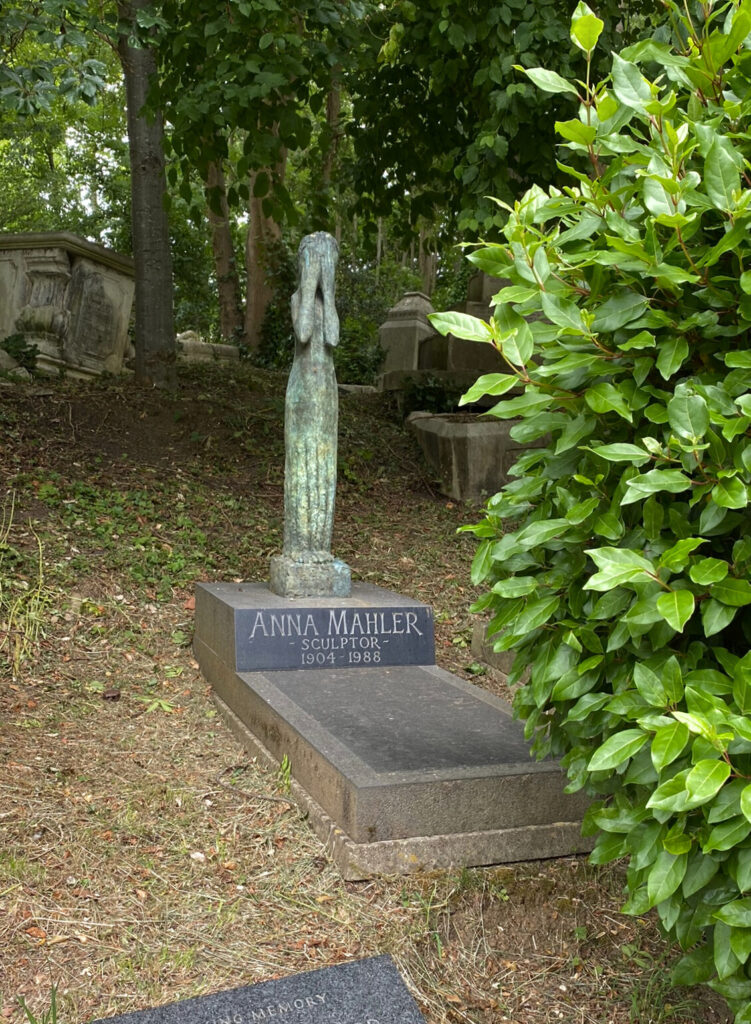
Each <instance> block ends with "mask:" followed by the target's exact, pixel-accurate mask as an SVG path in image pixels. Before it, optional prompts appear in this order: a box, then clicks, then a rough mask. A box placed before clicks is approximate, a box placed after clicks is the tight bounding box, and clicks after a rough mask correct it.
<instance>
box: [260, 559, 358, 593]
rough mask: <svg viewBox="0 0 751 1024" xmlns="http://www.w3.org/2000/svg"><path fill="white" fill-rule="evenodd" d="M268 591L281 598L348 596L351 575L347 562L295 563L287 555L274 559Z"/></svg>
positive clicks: (339, 560)
mask: <svg viewBox="0 0 751 1024" xmlns="http://www.w3.org/2000/svg"><path fill="white" fill-rule="evenodd" d="M269 589H270V590H273V592H274V593H275V594H279V595H280V597H328V596H331V597H349V594H350V592H351V590H352V573H351V571H350V568H349V566H348V565H347V563H346V562H342V560H341V559H339V558H332V560H331V561H330V562H296V561H295V560H294V559H293V558H288V557H287V556H286V555H276V556H275V557H274V558H272V559H271V565H270V571H269Z"/></svg>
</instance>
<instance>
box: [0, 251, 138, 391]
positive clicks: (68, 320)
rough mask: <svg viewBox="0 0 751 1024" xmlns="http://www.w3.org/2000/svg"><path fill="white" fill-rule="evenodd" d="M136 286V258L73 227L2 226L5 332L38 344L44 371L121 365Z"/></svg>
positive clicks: (1, 325)
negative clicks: (19, 229) (18, 231)
mask: <svg viewBox="0 0 751 1024" xmlns="http://www.w3.org/2000/svg"><path fill="white" fill-rule="evenodd" d="M134 287H135V286H134V280H133V260H132V259H130V258H129V257H127V256H121V255H120V254H119V253H116V252H113V251H112V250H111V249H105V248H104V247H103V246H101V245H94V244H93V243H92V242H88V241H86V239H84V238H78V237H77V236H76V235H72V234H70V233H69V232H49V233H48V232H43V233H38V234H24V235H5V234H0V339H2V338H5V337H8V335H13V334H21V335H23V337H24V339H25V340H26V342H27V344H29V345H36V347H37V350H38V353H39V354H38V356H37V368H38V369H39V370H41V371H42V372H44V373H60V372H64V373H67V374H69V375H70V376H72V377H90V376H95V375H97V374H100V373H105V372H106V373H120V371H121V370H122V366H123V359H124V356H125V352H126V349H127V344H128V323H129V321H130V310H131V306H132V304H133V292H134Z"/></svg>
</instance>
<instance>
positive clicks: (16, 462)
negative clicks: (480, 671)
mask: <svg viewBox="0 0 751 1024" xmlns="http://www.w3.org/2000/svg"><path fill="white" fill-rule="evenodd" d="M283 387H284V382H283V381H282V380H281V379H280V378H279V377H277V376H273V375H270V374H263V373H260V372H259V371H255V370H254V371H250V370H246V369H244V368H241V370H240V371H239V372H238V373H237V374H236V376H234V377H231V376H229V374H228V373H224V372H222V371H220V370H217V369H215V368H207V369H205V370H204V369H203V368H201V370H200V372H198V371H192V372H190V373H184V374H183V375H182V378H181V387H180V391H179V392H178V393H177V394H176V395H175V396H165V395H161V394H159V393H157V392H142V391H139V390H138V389H137V388H136V387H135V386H134V385H133V384H132V383H129V382H121V381H109V382H99V383H92V384H73V383H66V382H54V383H50V382H44V381H42V382H35V383H34V384H32V385H10V384H7V383H2V382H0V437H2V444H0V492H1V494H0V501H1V500H2V495H5V494H6V493H7V494H10V493H11V492H13V493H14V495H15V506H14V508H13V512H12V522H11V516H10V511H9V510H10V504H9V502H6V514H5V523H6V527H5V532H4V533H3V532H2V531H0V557H1V558H2V560H0V580H3V579H4V584H5V598H7V597H8V595H9V594H10V596H12V597H13V598H14V599H21V598H24V597H25V596H26V597H28V595H29V594H30V593H34V592H38V594H39V598H40V600H39V602H38V603H37V605H36V606H35V608H36V610H35V611H34V612H33V615H32V612H29V611H27V616H28V618H27V621H26V622H25V623H23V622H19V623H18V625H19V627H20V626H21V625H24V624H25V625H26V626H29V625H30V624H31V621H30V620H31V618H34V617H35V619H36V621H37V622H38V625H39V627H40V630H41V632H40V634H39V637H38V639H37V640H36V641H35V642H33V643H31V644H30V645H28V647H26V648H25V647H24V646H23V645H22V644H21V642H20V638H21V633H20V631H19V632H18V634H14V635H13V636H6V637H4V638H3V637H2V636H0V643H3V644H4V646H3V648H2V649H1V650H0V1020H7V1021H10V1022H17V1024H20V1021H22V1020H24V1019H25V1018H24V1016H23V1014H22V1011H21V1010H20V1008H19V1005H18V1000H19V999H21V998H22V999H25V1000H26V1002H27V1003H28V1006H29V1007H30V1008H31V1010H32V1011H33V1012H34V1013H35V1014H36V1015H37V1016H38V1017H40V1018H41V1016H42V1015H43V1014H44V1012H45V1010H46V1009H47V1008H48V1007H49V1001H50V991H51V988H52V986H57V993H58V1019H59V1020H60V1022H61V1024H83V1022H86V1021H88V1020H91V1019H93V1018H97V1017H106V1016H109V1015H114V1014H117V1013H123V1012H125V1011H127V1010H134V1009H138V1008H143V1007H148V1006H153V1005H157V1004H160V1003H166V1002H171V1001H174V1000H177V999H182V998H188V997H190V996H194V995H198V994H201V993H207V992H212V991H217V990H220V989H222V988H229V987H232V986H236V985H241V984H249V983H253V982H257V981H261V980H265V979H268V978H273V977H280V976H283V975H286V974H289V973H293V972H297V971H302V970H307V969H312V968H315V967H323V966H327V965H330V964H335V963H340V962H343V961H346V960H348V959H352V958H357V957H363V956H368V955H371V954H377V953H391V954H392V955H393V956H394V958H395V960H396V961H397V963H398V965H399V967H400V970H401V971H402V974H403V975H404V977H405V979H406V981H407V983H408V985H409V987H410V989H411V991H412V992H413V994H414V996H415V998H416V1000H417V1002H418V1004H419V1006H420V1008H421V1010H422V1012H423V1013H424V1015H425V1018H426V1020H427V1021H428V1022H429V1024H449V1022H451V1024H465V1022H467V1024H496V1022H501V1021H509V1022H514V1024H538V1022H557V1021H561V1022H564V1024H608V1022H611V1024H626V1022H637V1021H638V1022H640V1024H642V1022H644V1024H648V1022H650V1021H653V1022H658V1021H659V1022H663V1021H674V1022H678V1024H680V1022H684V1024H688V1022H696V1024H715V1022H717V1024H719V1022H723V1021H727V1020H728V1019H729V1018H728V1016H727V1014H726V1012H725V1011H724V1010H723V1008H722V1004H721V1002H720V1001H719V1000H716V999H715V998H714V997H713V996H712V994H711V993H708V992H705V991H700V992H697V993H688V994H687V993H686V991H685V990H677V991H676V990H671V989H670V988H669V985H668V982H667V975H668V969H669V960H670V957H669V955H668V954H667V952H666V950H665V948H664V946H663V944H662V941H661V939H660V936H659V934H658V932H657V928H656V926H655V923H654V921H653V920H652V919H651V918H648V919H643V920H633V919H631V918H627V917H624V916H622V915H621V914H620V913H619V911H618V907H619V904H620V900H621V890H622V885H623V879H622V875H621V872H620V870H619V868H617V867H616V868H612V869H609V870H602V869H595V868H593V867H590V866H589V865H587V863H586V861H585V860H583V859H581V858H571V859H564V860H559V861H550V862H537V863H532V864H520V865H513V866H507V867H503V868H494V869H486V870H465V871H459V872H453V873H434V874H424V875H419V876H410V877H399V878H383V879H377V880H373V881H370V882H365V883H347V882H343V881H342V880H341V878H340V877H339V875H338V874H337V872H336V871H335V870H334V869H333V868H332V867H331V865H330V864H329V863H328V862H327V861H326V859H325V857H324V855H323V850H322V847H321V845H320V844H319V842H318V841H317V839H316V838H315V836H314V835H313V833H312V832H311V831H310V830H309V828H308V827H307V825H306V822H305V821H304V819H303V818H302V817H301V815H300V813H299V811H298V810H297V808H296V807H295V806H294V805H293V804H291V803H290V802H289V800H288V799H287V794H286V792H285V789H284V778H283V776H279V775H275V774H274V773H270V772H268V771H265V770H263V769H262V768H261V767H260V766H259V765H258V764H256V763H255V762H254V761H253V760H252V759H250V758H249V757H248V756H247V754H246V753H245V752H244V751H243V750H242V748H241V747H240V746H239V745H238V744H237V743H236V742H235V740H234V739H233V738H232V737H231V736H230V734H229V733H228V732H227V731H226V729H225V728H224V727H223V726H222V725H221V723H220V722H219V720H218V719H217V716H216V713H215V711H214V708H213V705H212V703H211V700H210V697H209V693H208V690H207V687H206V684H205V682H204V681H203V680H202V678H201V676H200V674H199V673H198V671H197V665H196V662H195V661H194V659H193V657H192V653H191V650H190V641H191V630H192V608H193V599H192V584H193V581H194V580H196V579H233V578H248V579H263V578H265V575H266V572H267V565H268V559H269V557H270V555H271V554H272V553H275V552H276V551H278V550H279V548H280V546H281V526H282V501H283V492H282V450H283V440H282V415H283ZM340 420H341V440H340V460H339V463H340V464H339V471H340V480H341V483H340V489H339V492H338V514H337V525H336V536H335V541H334V548H335V551H336V553H337V554H338V555H340V556H341V557H343V558H345V559H346V560H347V561H348V562H349V563H350V565H351V566H352V568H353V570H354V573H355V575H356V576H357V577H358V578H360V579H367V580H370V581H372V582H374V583H377V584H380V585H383V586H387V587H392V588H394V589H398V590H400V591H402V592H404V593H405V594H408V595H410V596H413V597H415V598H419V599H422V600H425V601H429V602H430V603H432V604H433V606H434V609H435V612H436V627H437V628H436V633H437V656H438V661H439V663H440V664H441V665H442V666H443V667H445V668H447V669H449V670H451V671H455V672H458V673H459V674H463V675H465V677H468V678H473V674H472V672H473V671H476V666H474V667H472V656H471V654H470V652H469V649H468V645H469V638H470V629H471V622H470V616H469V614H468V611H467V609H468V606H469V604H470V603H471V601H472V599H473V596H474V595H473V592H472V588H471V587H470V584H469V564H470V561H471V556H472V551H473V543H472V541H471V540H470V539H469V538H467V537H466V536H461V535H459V536H457V534H456V529H457V527H458V526H459V525H461V524H462V523H464V522H467V521H471V519H472V517H473V515H474V514H475V511H474V510H473V509H471V508H468V507H461V506H457V505H456V504H455V503H452V502H450V501H446V499H444V498H442V497H441V496H440V495H439V494H438V492H437V490H436V488H435V487H434V486H433V485H432V482H431V481H430V479H429V477H427V476H426V470H425V469H424V467H423V465H422V463H421V461H420V456H419V452H418V451H417V449H416V447H415V445H414V443H413V441H412V439H411V438H410V437H409V435H408V434H407V433H406V432H405V431H404V430H403V428H402V426H401V424H400V423H399V422H398V420H397V419H396V417H395V416H394V415H393V413H392V411H391V410H390V409H389V408H388V407H387V406H385V405H384V403H383V400H382V399H381V398H379V397H374V398H367V399H364V398H363V397H361V396H357V397H356V398H353V397H347V396H343V397H342V400H341V407H340ZM1 520H2V516H0V521H1ZM3 544H4V547H3V546H2V545H3ZM40 546H41V566H42V570H43V577H44V578H43V579H42V580H40V577H39V564H40V563H39V561H38V553H39V550H40ZM3 574H4V575H3ZM9 588H10V589H9ZM19 607H25V608H27V609H28V608H29V607H30V606H29V605H28V603H27V604H26V605H24V604H23V602H21V604H20V605H19ZM14 655H16V656H17V657H18V658H20V659H21V660H20V662H19V664H18V666H17V667H16V668H15V669H14V664H13V661H14ZM471 669H472V670H471ZM489 678H490V677H484V676H477V677H476V681H477V682H479V683H480V684H481V685H482V684H485V683H488V682H489Z"/></svg>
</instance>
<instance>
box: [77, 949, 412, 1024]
mask: <svg viewBox="0 0 751 1024" xmlns="http://www.w3.org/2000/svg"><path fill="white" fill-rule="evenodd" d="M272 1019H273V1020H275V1021H277V1020H278V1021H285V1022H288V1024H425V1019H424V1017H423V1016H422V1014H421V1013H420V1011H419V1010H418V1008H417V1004H416V1003H415V1001H414V1000H413V999H412V996H411V995H410V994H409V992H408V991H407V988H406V986H405V984H404V982H403V981H402V978H401V975H400V974H399V972H398V971H397V969H396V967H395V965H394V962H393V960H392V959H391V957H390V956H376V957H370V958H368V959H366V960H355V961H353V962H352V963H345V964H337V965H335V966H334V967H324V968H322V969H321V970H318V971H308V972H306V973H304V974H294V975H292V976H291V977H289V978H280V979H279V980H277V981H264V982H261V983H260V984H258V985H247V986H245V987H243V988H235V989H231V990H229V991H226V992H217V993H216V994H215V995H210V996H198V997H196V998H194V999H186V1000H184V1001H182V1002H179V1003H171V1004H169V1005H168V1006H160V1007H156V1008H154V1009H151V1010H139V1011H137V1012H135V1013H125V1014H121V1015H120V1016H118V1017H108V1018H107V1019H106V1022H105V1021H104V1020H98V1021H93V1022H92V1024H116V1022H117V1024H258V1022H259V1021H263V1022H264V1024H265V1022H266V1021H269V1020H272Z"/></svg>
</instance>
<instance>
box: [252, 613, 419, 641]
mask: <svg viewBox="0 0 751 1024" xmlns="http://www.w3.org/2000/svg"><path fill="white" fill-rule="evenodd" d="M323 632H324V634H325V635H327V636H373V635H375V634H379V635H383V636H397V635H399V634H407V633H416V634H417V635H418V636H422V635H423V633H422V630H421V629H420V628H419V626H418V625H417V612H396V611H384V612H364V611H363V612H361V611H352V610H351V609H349V608H330V609H329V617H328V623H326V628H325V629H324V630H323ZM256 635H259V636H266V637H272V636H280V637H294V636H320V635H321V630H320V629H319V628H318V623H317V622H316V620H315V617H314V616H313V614H312V613H311V612H279V613H275V612H266V611H259V612H256V617H255V619H254V621H253V626H252V628H251V630H250V639H251V640H253V639H254V638H255V636H256Z"/></svg>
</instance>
